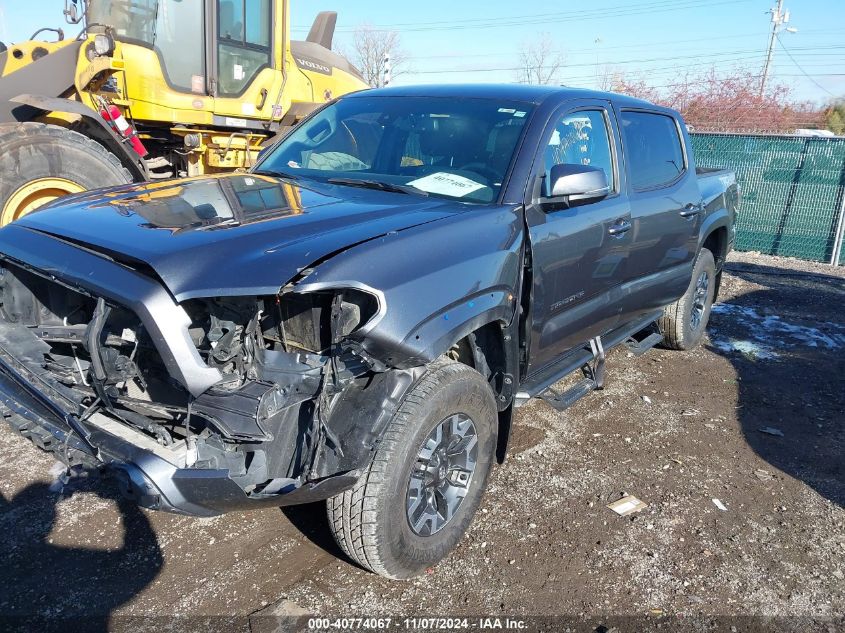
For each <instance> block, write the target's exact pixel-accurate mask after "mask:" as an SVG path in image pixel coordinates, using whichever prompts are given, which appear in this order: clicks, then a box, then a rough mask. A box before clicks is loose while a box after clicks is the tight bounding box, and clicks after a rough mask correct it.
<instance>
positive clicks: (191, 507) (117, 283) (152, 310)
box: [0, 236, 420, 515]
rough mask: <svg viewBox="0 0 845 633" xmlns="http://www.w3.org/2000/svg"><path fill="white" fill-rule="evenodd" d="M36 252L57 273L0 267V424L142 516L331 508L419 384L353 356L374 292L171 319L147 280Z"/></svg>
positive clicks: (175, 311) (207, 308) (190, 303)
mask: <svg viewBox="0 0 845 633" xmlns="http://www.w3.org/2000/svg"><path fill="white" fill-rule="evenodd" d="M38 239H40V240H49V241H50V242H51V245H50V246H51V248H50V252H51V255H50V256H51V257H54V258H55V261H63V264H62V266H61V268H62V271H61V272H57V269H58V266H56V265H55V262H54V264H53V265H47V263H46V262H43V261H38V257H31V258H30V259H34V260H36V261H33V262H26V261H22V260H20V259H17V258H15V257H6V258H4V260H3V261H2V262H0V264H2V268H1V269H0V400H2V413H3V415H4V416H5V417H6V418H7V420H8V421H9V422H10V424H11V425H12V426H13V427H14V428H15V429H17V430H18V431H19V432H21V433H22V434H23V435H25V436H27V437H29V438H30V439H32V440H33V441H34V442H35V443H36V444H38V445H39V446H41V447H42V448H44V449H46V450H50V451H52V452H53V453H54V454H55V455H56V457H57V458H58V459H60V460H61V461H63V462H65V463H66V464H68V465H83V466H86V467H98V466H103V465H106V466H111V467H113V468H115V469H116V470H117V471H118V472H119V473H120V474H121V482H122V485H123V487H124V489H125V492H126V493H127V494H129V495H130V496H132V497H134V498H135V499H136V500H137V501H138V502H139V503H140V504H141V505H143V506H145V507H149V508H153V509H161V510H167V511H172V512H179V513H185V514H193V515H214V514H219V513H221V512H225V511H228V510H231V509H236V508H247V507H253V506H255V505H261V504H262V503H264V504H268V505H285V504H291V503H303V502H308V501H313V500H318V499H323V498H326V497H329V496H332V495H334V494H337V493H338V492H340V491H342V490H344V489H347V488H349V487H351V486H352V485H353V484H354V483H355V481H356V480H357V477H358V474H359V469H361V468H363V467H365V466H366V464H367V463H369V460H370V458H371V454H372V451H373V450H375V447H376V445H377V443H378V440H379V438H380V435H381V431H382V430H383V429H384V427H385V426H386V425H387V422H388V421H389V420H390V417H391V416H392V414H393V412H394V410H395V408H396V407H397V406H398V403H399V400H400V399H401V397H402V394H403V393H404V392H405V390H406V389H407V388H408V387H409V386H410V385H411V384H412V383H413V382H414V380H415V379H416V378H417V376H418V373H419V371H420V370H419V369H413V368H412V369H404V370H403V369H395V368H389V367H387V366H386V365H385V364H384V363H383V362H381V361H379V360H377V359H375V358H373V357H371V356H370V355H368V353H367V352H366V351H365V350H364V348H363V346H362V345H361V344H360V342H358V341H360V335H361V333H362V332H365V331H366V330H367V329H369V328H372V327H373V325H374V324H375V323H377V321H378V319H379V318H380V315H381V314H382V311H383V305H382V302H383V298H381V297H380V296H379V293H378V292H377V291H374V290H371V289H368V288H364V287H334V288H322V287H319V286H314V285H313V284H312V285H310V286H309V285H306V284H301V285H298V284H296V283H293V284H290V285H288V286H286V287H285V288H283V289H282V290H281V291H280V292H278V293H277V294H274V295H269V296H247V297H227V296H224V297H216V298H195V299H189V300H187V301H184V302H182V303H181V304H176V303H175V302H174V301H173V300H172V298H171V297H170V295H169V294H168V293H167V292H166V290H164V288H163V287H162V285H161V284H160V283H159V282H158V280H157V279H156V278H155V277H154V273H152V271H150V270H145V269H144V267H143V266H140V265H133V264H132V263H129V262H118V261H114V260H109V259H107V258H106V257H104V256H103V254H102V253H95V252H91V251H87V250H85V249H80V248H78V247H77V246H76V245H73V244H69V243H66V242H61V241H57V240H52V239H50V238H48V237H47V236H39V237H38ZM27 252H28V253H32V252H33V251H32V250H27ZM44 252H45V251H43V250H42V251H41V253H44ZM41 257H43V255H42V256H41ZM92 271H96V274H92ZM92 279H97V280H98V281H97V282H96V283H95V282H93V281H91V280H92ZM303 290H307V292H305V291H303Z"/></svg>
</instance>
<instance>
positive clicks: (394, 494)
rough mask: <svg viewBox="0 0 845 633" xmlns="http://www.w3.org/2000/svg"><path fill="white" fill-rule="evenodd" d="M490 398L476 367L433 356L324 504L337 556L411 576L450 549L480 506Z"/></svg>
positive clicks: (491, 444)
mask: <svg viewBox="0 0 845 633" xmlns="http://www.w3.org/2000/svg"><path fill="white" fill-rule="evenodd" d="M496 428H497V417H496V402H495V399H494V397H493V393H492V391H491V389H490V387H489V386H488V384H487V382H486V381H485V380H484V378H482V376H481V374H479V373H478V372H477V371H475V370H474V369H472V368H470V367H467V366H466V365H463V364H461V363H458V362H456V361H452V360H447V359H441V360H438V361H437V362H435V363H433V364H432V366H431V368H430V369H429V371H428V372H427V373H426V374H425V376H423V378H422V379H420V381H419V382H418V383H417V384H416V385H415V386H414V387H413V388H412V389H411V390H410V392H409V393H408V395H407V396H406V398H405V400H404V402H403V404H402V406H401V407H400V409H399V411H398V412H397V413H396V415H395V416H394V418H393V420H392V421H391V422H390V425H389V426H388V428H387V430H386V431H385V435H384V439H383V440H382V443H381V445H380V446H379V448H378V450H377V452H376V454H375V457H374V459H373V461H372V463H371V464H370V466H369V468H368V469H367V471H366V472H365V473H364V474H363V475H362V476H361V479H360V481H359V482H358V483H357V484H356V486H355V487H354V488H353V489H351V490H348V491H346V492H344V493H341V494H340V495H338V496H336V497H333V498H332V499H329V500H328V502H327V505H328V508H327V509H328V516H329V524H330V525H331V527H332V531H333V532H334V535H335V539H336V540H337V542H338V544H339V545H340V547H341V548H342V549H343V551H344V552H345V553H346V554H347V555H348V556H349V557H350V558H351V559H352V560H354V561H355V562H357V563H358V564H360V565H361V566H362V567H365V568H366V569H369V570H371V571H374V572H376V573H378V574H381V575H382V576H386V577H388V578H410V577H412V576H416V575H418V574H420V573H422V572H423V571H424V570H425V569H426V568H428V567H430V566H432V565H434V564H436V563H437V562H439V561H440V560H441V559H443V558H444V557H445V556H446V555H447V554H449V552H451V551H452V549H454V547H455V546H456V545H457V544H458V542H459V541H460V539H461V537H462V536H463V535H464V532H466V530H467V528H468V527H469V524H470V522H471V521H472V517H473V515H474V514H475V512H476V510H477V509H478V505H479V503H480V502H481V497H482V494H483V492H484V488H485V486H486V483H487V475H488V473H489V472H490V466H491V463H492V459H493V455H494V453H495V447H496Z"/></svg>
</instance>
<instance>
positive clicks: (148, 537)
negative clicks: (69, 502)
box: [0, 477, 163, 631]
mask: <svg viewBox="0 0 845 633" xmlns="http://www.w3.org/2000/svg"><path fill="white" fill-rule="evenodd" d="M81 493H87V494H97V495H99V496H101V497H103V498H106V499H109V500H110V501H113V502H114V503H115V504H116V505H117V508H118V510H119V515H120V522H119V525H117V526H114V525H111V524H110V525H108V526H105V525H103V526H100V525H93V524H91V523H90V522H89V526H90V529H91V531H92V533H91V534H90V536H91V540H90V542H91V543H92V547H90V548H89V547H79V546H65V545H59V544H56V543H54V542H53V537H52V533H53V529H54V527H55V525H56V517H57V503H58V502H59V501H60V500H61V499H62V497H63V494H64V496H67V494H68V490H67V488H66V489H65V492H64V493H57V492H53V491H52V490H51V489H50V485H49V484H47V483H35V484H31V485H29V486H28V487H26V488H24V489H23V490H21V491H20V492H18V493H17V494H16V495H15V496H14V497H13V498H11V499H7V498H5V497H4V496H2V495H0V533H2V534H3V536H2V538H0V561H2V565H0V628H2V629H3V630H29V631H33V630H40V631H44V630H62V631H68V630H86V631H104V630H107V628H108V620H109V617H110V614H111V613H112V612H113V611H114V610H115V609H116V608H117V607H119V606H120V605H122V604H124V603H126V602H128V601H129V600H130V599H131V598H132V597H133V596H135V595H136V594H137V593H139V592H140V591H141V590H142V589H143V588H144V587H146V586H147V585H148V584H149V583H150V582H152V581H153V580H154V579H155V577H156V576H157V575H158V573H159V570H160V569H161V567H162V564H163V557H162V552H161V548H160V547H159V544H158V541H157V539H156V536H155V533H154V532H153V529H152V527H151V525H150V522H149V520H148V519H147V517H146V516H145V515H144V513H143V512H142V511H141V510H140V509H139V508H138V507H137V506H136V505H135V504H134V503H132V502H130V501H127V500H125V499H123V498H121V497H120V495H119V494H118V492H117V488H116V486H115V485H114V482H111V481H109V480H103V479H101V478H99V477H91V478H89V479H85V480H82V482H81V483H78V484H76V485H75V486H73V489H72V491H70V494H81ZM80 519H83V520H84V517H80ZM100 528H105V529H106V530H107V531H118V533H119V532H120V531H122V532H123V539H122V544H121V545H120V547H119V548H117V549H106V548H98V547H97V543H98V534H97V530H99V529H100Z"/></svg>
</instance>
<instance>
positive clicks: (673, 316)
mask: <svg viewBox="0 0 845 633" xmlns="http://www.w3.org/2000/svg"><path fill="white" fill-rule="evenodd" d="M716 283H717V277H716V262H715V260H714V259H713V253H711V252H710V251H709V250H707V249H706V248H702V249H701V251H699V253H698V258H697V259H696V260H695V266H694V267H693V271H692V279H691V280H690V284H689V286H688V287H687V291H686V292H685V293H684V296H683V297H681V298H680V299H678V300H677V301H676V302H675V303H673V304H671V305H668V306H666V307H665V308H664V309H663V316H662V317H660V318H659V319H658V320H657V327H658V328H659V329H660V333H661V334H663V344H662V345H663V347H665V348H667V349H677V350H689V349H694V348H695V347H698V344H699V343H700V342H701V339H702V337H703V336H704V331H705V329H707V321H708V320H709V319H710V309H711V308H712V307H713V299H714V298H715V294H716Z"/></svg>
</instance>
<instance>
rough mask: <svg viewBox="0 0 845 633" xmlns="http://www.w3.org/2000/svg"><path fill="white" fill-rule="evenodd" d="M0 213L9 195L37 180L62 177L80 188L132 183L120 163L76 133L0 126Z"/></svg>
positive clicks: (51, 127) (23, 125) (32, 125)
mask: <svg viewBox="0 0 845 633" xmlns="http://www.w3.org/2000/svg"><path fill="white" fill-rule="evenodd" d="M0 174H2V178H0V210H2V209H3V208H4V207H5V206H6V202H7V201H8V200H9V199H10V198H11V196H12V194H13V193H14V192H15V191H17V190H18V189H19V188H20V187H22V186H23V185H25V184H26V183H28V182H32V181H34V180H38V179H40V178H63V179H65V180H69V181H71V182H73V183H76V184H78V185H79V186H81V187H82V188H83V189H86V190H87V189H98V188H100V187H112V186H115V185H122V184H125V183H129V182H132V175H131V174H130V173H129V171H128V170H127V169H126V168H125V167H123V165H122V164H121V163H120V160H118V158H117V157H116V156H115V155H114V154H112V153H111V152H109V151H108V150H107V149H106V148H105V147H103V146H102V145H100V144H99V143H97V142H96V141H94V140H92V139H90V138H88V137H86V136H83V135H82V134H80V133H78V132H74V131H72V130H68V129H66V128H63V127H59V126H57V125H45V124H43V123H31V122H27V123H4V124H2V125H0Z"/></svg>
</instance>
